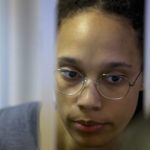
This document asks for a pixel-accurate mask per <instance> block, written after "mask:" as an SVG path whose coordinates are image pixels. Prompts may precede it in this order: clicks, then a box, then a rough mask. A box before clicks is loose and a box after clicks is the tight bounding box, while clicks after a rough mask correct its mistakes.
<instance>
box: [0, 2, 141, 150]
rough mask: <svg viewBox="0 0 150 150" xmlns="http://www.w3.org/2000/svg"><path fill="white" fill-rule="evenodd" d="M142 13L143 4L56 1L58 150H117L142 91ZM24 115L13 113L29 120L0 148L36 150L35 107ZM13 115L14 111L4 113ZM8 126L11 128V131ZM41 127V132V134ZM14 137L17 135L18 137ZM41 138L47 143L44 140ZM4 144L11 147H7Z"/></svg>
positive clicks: (17, 110)
mask: <svg viewBox="0 0 150 150" xmlns="http://www.w3.org/2000/svg"><path fill="white" fill-rule="evenodd" d="M143 9H144V1H143V0H119V1H117V0H60V1H59V4H58V35H57V59H58V61H57V69H56V70H57V71H56V84H57V90H56V95H57V102H56V114H57V120H56V124H57V126H56V130H57V138H56V140H57V141H56V146H57V149H58V150H113V149H115V150H117V149H121V147H120V145H121V144H123V142H122V139H121V135H122V133H123V131H124V130H125V129H126V128H127V127H128V125H129V124H130V123H131V122H132V120H133V117H134V116H135V117H136V111H137V107H138V102H139V100H138V99H139V93H141V92H142V91H143V70H142V68H143V67H142V66H143ZM30 106H31V105H30ZM24 107H25V106H24ZM27 107H28V110H29V106H26V108H27ZM44 107H45V106H43V107H42V108H43V112H44V110H45V108H44ZM138 108H139V107H138ZM25 110H26V109H23V106H21V107H19V108H15V113H16V112H22V113H23V112H25V113H26V114H28V115H27V118H30V119H26V121H23V122H22V121H21V123H20V124H19V125H18V124H17V131H15V132H13V134H9V135H10V136H9V137H7V138H5V140H3V138H1V139H0V142H1V144H0V145H1V149H3V150H8V149H9V148H11V150H13V149H15V150H19V149H24V150H29V149H32V150H33V149H36V148H35V147H36V146H35V145H36V143H37V140H36V138H37V134H36V125H37V122H36V121H35V120H36V119H35V118H36V117H35V110H37V106H34V107H33V106H32V107H30V111H25ZM138 111H139V110H138ZM6 112H8V110H4V111H3V112H1V115H0V118H3V119H0V120H4V118H5V117H4V116H6V115H4V114H7V113H6ZM12 112H14V109H13V110H12V109H11V110H9V113H11V114H12ZM29 112H30V113H29ZM33 112H34V115H33ZM22 113H17V116H20V117H17V120H21V118H22V117H21V116H22ZM25 113H24V114H25ZM40 114H42V111H40ZM7 116H8V114H7ZM14 116H16V115H14ZM18 118H19V119H18ZM33 119H34V122H33ZM11 120H12V119H11ZM13 120H15V119H14V118H13ZM42 121H43V116H42V115H40V122H41V124H42V123H43V122H42ZM18 122H19V121H18ZM31 122H32V124H31ZM13 123H14V122H11V126H13V128H14V124H13ZM33 124H34V125H35V126H34V125H33ZM41 124H40V133H42V132H43V130H45V129H44V128H43V126H42V125H41ZM4 126H5V127H6V128H7V129H8V127H10V124H9V123H8V122H7V123H6V122H4V123H3V125H1V129H2V128H3V127H4ZM31 126H32V128H31ZM15 127H16V125H15ZM18 129H20V130H18ZM22 130H23V132H22ZM9 131H10V130H8V131H6V130H5V131H3V130H1V131H0V137H2V136H3V135H4V134H7V133H12V132H9ZM1 132H2V133H1ZM18 132H19V133H22V134H21V135H18ZM47 132H48V131H47ZM24 134H25V135H24ZM39 136H41V135H39ZM44 136H45V135H44ZM13 137H15V139H13ZM19 137H21V139H22V140H21V141H20V139H19ZM26 137H27V138H26ZM40 138H41V140H42V141H46V142H49V141H50V139H44V137H43V136H42V137H40ZM50 138H53V137H52V135H51V137H50ZM43 139H44V140H43ZM9 140H11V141H15V144H14V143H13V144H12V145H11V143H12V142H9V143H8V142H6V141H9ZM22 141H23V142H22ZM6 143H7V144H6ZM27 143H30V144H27ZM21 144H22V145H21ZM41 144H43V143H41ZM16 145H17V146H16ZM18 145H19V146H18ZM43 145H44V144H43ZM41 147H42V146H41ZM17 148H18V149H17ZM44 150H45V149H44Z"/></svg>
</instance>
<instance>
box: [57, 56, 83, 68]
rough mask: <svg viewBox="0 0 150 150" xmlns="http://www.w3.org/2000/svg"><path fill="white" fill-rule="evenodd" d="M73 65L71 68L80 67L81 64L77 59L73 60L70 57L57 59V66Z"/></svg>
mask: <svg viewBox="0 0 150 150" xmlns="http://www.w3.org/2000/svg"><path fill="white" fill-rule="evenodd" d="M69 64H70V65H73V66H77V65H81V64H82V62H81V61H80V60H79V59H74V58H72V57H59V58H58V65H60V66H61V65H69Z"/></svg>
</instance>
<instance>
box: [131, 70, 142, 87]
mask: <svg viewBox="0 0 150 150" xmlns="http://www.w3.org/2000/svg"><path fill="white" fill-rule="evenodd" d="M141 73H142V70H141V71H140V72H139V74H138V75H137V77H136V78H135V80H134V81H133V83H129V86H134V85H135V83H136V81H137V79H138V78H139V76H140V75H141Z"/></svg>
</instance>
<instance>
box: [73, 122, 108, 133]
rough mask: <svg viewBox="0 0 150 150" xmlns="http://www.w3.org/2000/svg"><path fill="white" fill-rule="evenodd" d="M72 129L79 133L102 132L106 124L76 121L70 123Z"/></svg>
mask: <svg viewBox="0 0 150 150" xmlns="http://www.w3.org/2000/svg"><path fill="white" fill-rule="evenodd" d="M72 123H73V127H74V128H75V130H78V131H80V132H84V133H96V132H100V131H102V130H104V128H105V127H106V125H107V123H104V122H96V121H92V120H78V121H72Z"/></svg>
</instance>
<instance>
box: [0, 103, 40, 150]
mask: <svg viewBox="0 0 150 150" xmlns="http://www.w3.org/2000/svg"><path fill="white" fill-rule="evenodd" d="M39 107H40V104H39V103H37V102H34V103H28V104H22V105H18V106H15V107H8V108H5V109H2V110H0V149H4V150H5V149H6V150H9V149H12V150H19V149H22V148H24V149H23V150H26V149H28V150H30V149H31V147H32V149H34V148H33V147H35V146H36V145H37V125H38V122H37V121H38V110H39ZM28 145H30V148H25V147H28ZM4 147H7V148H4ZM8 147H9V148H8ZM17 148H18V149H17Z"/></svg>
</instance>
